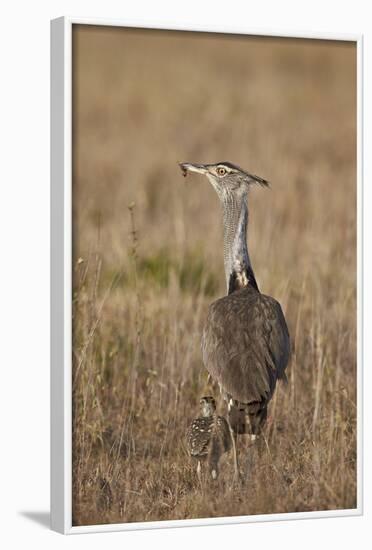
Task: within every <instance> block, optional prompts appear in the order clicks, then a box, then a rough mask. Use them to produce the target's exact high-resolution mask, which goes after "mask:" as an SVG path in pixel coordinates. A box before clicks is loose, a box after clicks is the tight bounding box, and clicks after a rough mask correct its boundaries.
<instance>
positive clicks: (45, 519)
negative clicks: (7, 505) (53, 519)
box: [19, 512, 50, 529]
mask: <svg viewBox="0 0 372 550" xmlns="http://www.w3.org/2000/svg"><path fill="white" fill-rule="evenodd" d="M19 514H20V515H21V516H23V517H25V518H28V519H30V520H31V521H34V522H35V523H38V524H39V525H41V526H42V527H47V528H48V529H49V528H50V513H49V512H19Z"/></svg>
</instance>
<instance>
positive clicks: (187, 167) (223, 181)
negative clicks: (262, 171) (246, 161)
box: [180, 161, 269, 200]
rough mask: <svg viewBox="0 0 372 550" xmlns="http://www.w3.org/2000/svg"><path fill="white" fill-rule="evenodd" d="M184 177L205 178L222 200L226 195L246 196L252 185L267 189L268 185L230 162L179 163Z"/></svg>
mask: <svg viewBox="0 0 372 550" xmlns="http://www.w3.org/2000/svg"><path fill="white" fill-rule="evenodd" d="M180 168H181V170H182V173H183V175H184V176H186V175H187V173H188V172H196V173H198V174H203V175H205V176H207V178H208V180H209V181H210V183H211V184H212V185H213V187H214V189H215V190H216V192H217V194H218V196H219V197H220V199H221V200H223V199H224V198H225V197H226V195H229V194H234V195H243V196H244V195H246V193H247V192H248V189H249V187H250V186H251V185H252V184H258V185H262V186H265V187H268V185H269V183H268V182H267V181H266V180H264V179H262V178H260V177H259V176H255V175H253V174H249V173H248V172H246V171H245V170H243V169H242V168H239V166H236V165H235V164H232V163H231V162H226V161H224V162H217V163H216V164H195V163H191V162H183V163H180Z"/></svg>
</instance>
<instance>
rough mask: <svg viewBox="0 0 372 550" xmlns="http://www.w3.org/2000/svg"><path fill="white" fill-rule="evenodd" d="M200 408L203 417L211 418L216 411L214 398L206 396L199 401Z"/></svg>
mask: <svg viewBox="0 0 372 550" xmlns="http://www.w3.org/2000/svg"><path fill="white" fill-rule="evenodd" d="M200 408H201V411H202V415H203V416H205V417H209V416H213V415H214V413H215V411H216V401H215V400H214V397H212V396H211V395H208V396H206V397H202V398H201V399H200Z"/></svg>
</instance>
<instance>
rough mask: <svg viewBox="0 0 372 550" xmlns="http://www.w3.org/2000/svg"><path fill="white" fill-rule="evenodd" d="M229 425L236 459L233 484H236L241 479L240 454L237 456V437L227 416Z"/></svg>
mask: <svg viewBox="0 0 372 550" xmlns="http://www.w3.org/2000/svg"><path fill="white" fill-rule="evenodd" d="M227 424H228V426H229V431H230V437H231V442H232V448H233V457H234V477H233V483H234V482H235V481H236V480H237V479H239V466H238V454H237V452H236V442H235V436H234V432H233V430H232V427H231V424H230V420H229V415H227Z"/></svg>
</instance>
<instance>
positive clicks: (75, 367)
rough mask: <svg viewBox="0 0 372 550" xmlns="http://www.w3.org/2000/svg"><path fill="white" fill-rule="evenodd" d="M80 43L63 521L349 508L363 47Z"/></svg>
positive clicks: (228, 38)
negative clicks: (67, 501) (68, 459)
mask: <svg viewBox="0 0 372 550" xmlns="http://www.w3.org/2000/svg"><path fill="white" fill-rule="evenodd" d="M71 38H72V51H71V63H72V75H71V79H72V81H71V83H72V98H71V106H72V118H71V124H72V145H71V147H72V175H71V181H72V187H71V202H72V221H71V222H72V296H71V300H72V356H71V362H72V373H71V391H72V396H71V399H72V426H71V430H72V443H71V444H72V463H71V470H72V488H71V491H72V495H71V498H72V526H74V527H78V526H94V525H97V526H98V525H107V524H133V523H143V522H161V521H171V520H192V519H208V518H227V519H226V521H228V519H229V518H233V517H247V518H248V517H250V518H252V517H255V516H260V517H262V516H265V515H273V514H278V515H279V514H289V513H305V512H320V511H346V510H349V511H352V510H355V509H356V508H357V507H358V494H357V488H358V458H359V457H358V455H357V443H358V441H357V439H358V438H357V432H358V430H357V428H358V426H357V418H358V413H359V411H358V407H357V402H358V391H357V390H358V380H357V378H358V377H357V367H358V365H357V336H358V335H357V317H358V312H357V290H358V288H357V286H358V285H357V280H358V273H357V118H358V117H357V42H356V41H353V40H335V39H318V38H317V39H316V38H295V37H289V36H288V37H284V36H283V37H282V36H265V35H260V36H258V35H257V36H254V35H249V34H233V33H230V34H229V33H223V32H196V31H191V30H189V31H186V30H185V31H181V30H164V29H150V28H135V27H124V26H113V25H112V26H108V25H107V26H105V25H94V24H78V23H75V24H72V36H71Z"/></svg>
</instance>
